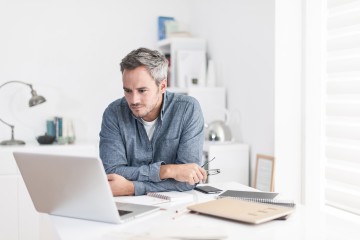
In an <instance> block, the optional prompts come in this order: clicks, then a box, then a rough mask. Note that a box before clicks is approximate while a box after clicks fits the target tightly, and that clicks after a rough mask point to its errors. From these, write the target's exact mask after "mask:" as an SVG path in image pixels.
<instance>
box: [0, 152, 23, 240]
mask: <svg viewBox="0 0 360 240" xmlns="http://www.w3.org/2000/svg"><path fill="white" fill-rule="evenodd" d="M0 159H1V160H0V161H1V162H2V161H3V159H2V158H0ZM1 167H2V165H1V163H0V169H1ZM17 186H18V177H17V176H16V175H0V189H1V197H0V213H1V215H0V216H1V217H0V239H6V240H15V239H18V234H19V233H18V228H19V223H18V215H19V214H18V213H19V212H18V211H19V210H18V206H17V201H18V191H17V189H18V188H17Z"/></svg>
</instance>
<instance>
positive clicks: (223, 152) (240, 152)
mask: <svg viewBox="0 0 360 240" xmlns="http://www.w3.org/2000/svg"><path fill="white" fill-rule="evenodd" d="M214 157H215V159H214V160H213V161H211V162H210V163H209V164H208V165H207V168H208V169H220V173H219V174H217V175H210V176H209V177H208V183H225V182H238V183H241V184H244V185H249V145H246V144H241V143H234V142H205V144H204V161H205V160H211V159H213V158H214Z"/></svg>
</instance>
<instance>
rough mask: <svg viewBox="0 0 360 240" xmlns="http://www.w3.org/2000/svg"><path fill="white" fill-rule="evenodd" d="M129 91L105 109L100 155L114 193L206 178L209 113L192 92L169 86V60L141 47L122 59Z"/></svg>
mask: <svg viewBox="0 0 360 240" xmlns="http://www.w3.org/2000/svg"><path fill="white" fill-rule="evenodd" d="M120 67H121V72H122V80H123V89H124V97H123V98H120V99H118V100H116V101H114V102H112V103H111V104H110V105H109V106H108V107H107V108H106V110H105V112H104V115H103V120H102V125H101V132H100V158H101V160H102V162H103V164H104V168H105V171H106V173H107V174H108V181H109V183H110V187H111V190H112V193H113V195H114V196H117V195H143V194H146V193H147V192H158V191H186V190H191V189H193V188H194V185H195V184H196V183H198V182H201V181H204V180H206V177H207V173H206V171H205V170H204V169H203V168H202V167H200V164H201V159H202V147H203V141H204V119H203V115H202V111H201V108H200V105H199V103H198V102H197V101H196V100H195V99H194V98H192V97H190V96H185V95H181V94H174V93H170V92H167V91H166V87H167V72H168V62H167V60H166V58H165V57H164V56H163V55H162V54H160V53H159V52H158V51H152V50H149V49H146V48H139V49H137V50H134V51H132V52H130V53H129V54H128V55H127V56H126V57H125V58H124V59H123V60H122V62H121V63H120Z"/></svg>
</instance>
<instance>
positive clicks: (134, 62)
mask: <svg viewBox="0 0 360 240" xmlns="http://www.w3.org/2000/svg"><path fill="white" fill-rule="evenodd" d="M140 66H144V67H145V68H146V70H147V71H148V72H149V74H150V76H151V77H152V78H153V79H154V80H155V82H156V84H157V85H158V86H159V84H160V83H161V81H162V80H164V79H167V74H168V61H167V59H166V58H165V56H164V55H162V54H161V53H160V52H159V51H156V50H150V49H147V48H138V49H136V50H133V51H131V52H130V53H129V54H128V55H126V56H125V57H124V58H123V59H122V60H121V63H120V69H121V73H124V70H133V69H135V68H137V67H140Z"/></svg>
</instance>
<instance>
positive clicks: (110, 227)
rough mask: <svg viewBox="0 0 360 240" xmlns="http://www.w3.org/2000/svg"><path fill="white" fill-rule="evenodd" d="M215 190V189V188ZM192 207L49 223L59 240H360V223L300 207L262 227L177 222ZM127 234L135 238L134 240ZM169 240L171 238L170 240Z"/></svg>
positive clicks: (194, 218) (199, 196)
mask: <svg viewBox="0 0 360 240" xmlns="http://www.w3.org/2000/svg"><path fill="white" fill-rule="evenodd" d="M213 186H216V185H213ZM216 187H219V188H221V189H224V190H225V189H237V190H246V189H249V187H246V186H243V185H240V184H237V183H228V184H223V185H221V186H220V185H218V186H216ZM192 194H194V202H202V201H206V200H210V199H213V198H214V195H206V194H203V193H200V192H197V191H192ZM188 204H192V203H187V204H179V205H174V206H169V205H168V203H165V205H163V206H164V207H166V208H168V209H167V210H161V211H160V212H157V213H152V214H150V215H147V216H143V217H140V218H138V219H135V220H131V221H129V222H127V223H124V224H120V225H116V224H106V223H100V222H93V221H85V220H79V219H71V218H64V217H56V216H50V217H49V219H50V222H51V224H52V226H53V227H54V230H55V231H56V232H57V234H58V238H59V239H63V240H69V239H77V240H81V239H87V240H98V239H144V238H136V237H135V236H137V235H142V234H144V233H147V232H151V233H156V232H157V231H158V232H160V231H161V230H162V229H179V228H181V229H184V231H186V230H187V229H194V228H201V229H204V228H205V229H220V230H221V231H222V232H224V233H225V234H226V235H227V238H226V239H228V240H232V239H234V240H235V239H236V240H238V239H255V240H256V239H259V240H260V239H261V240H263V239H273V240H282V239H292V240H293V239H299V240H300V239H301V240H303V239H309V240H310V239H311V240H312V239H317V240H318V239H347V240H349V239H359V236H360V221H359V222H358V223H356V222H347V221H345V220H341V219H338V218H335V217H331V216H330V215H326V214H322V213H315V212H313V211H308V210H307V209H306V208H305V207H303V206H297V209H296V211H295V213H293V214H292V215H291V216H290V217H289V218H288V219H287V220H274V221H271V222H267V223H263V224H260V225H249V224H244V223H240V222H235V221H229V220H223V219H218V218H213V217H209V216H204V215H198V214H191V213H187V214H184V215H182V216H180V217H178V218H176V219H173V217H174V216H175V214H176V213H175V211H176V210H177V209H181V208H183V207H184V206H186V205H188ZM113 233H116V234H117V235H122V236H123V238H114V237H111V236H109V235H113ZM126 234H130V235H132V236H131V237H126V238H124V237H125V236H129V235H126ZM167 239H168V238H167Z"/></svg>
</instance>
